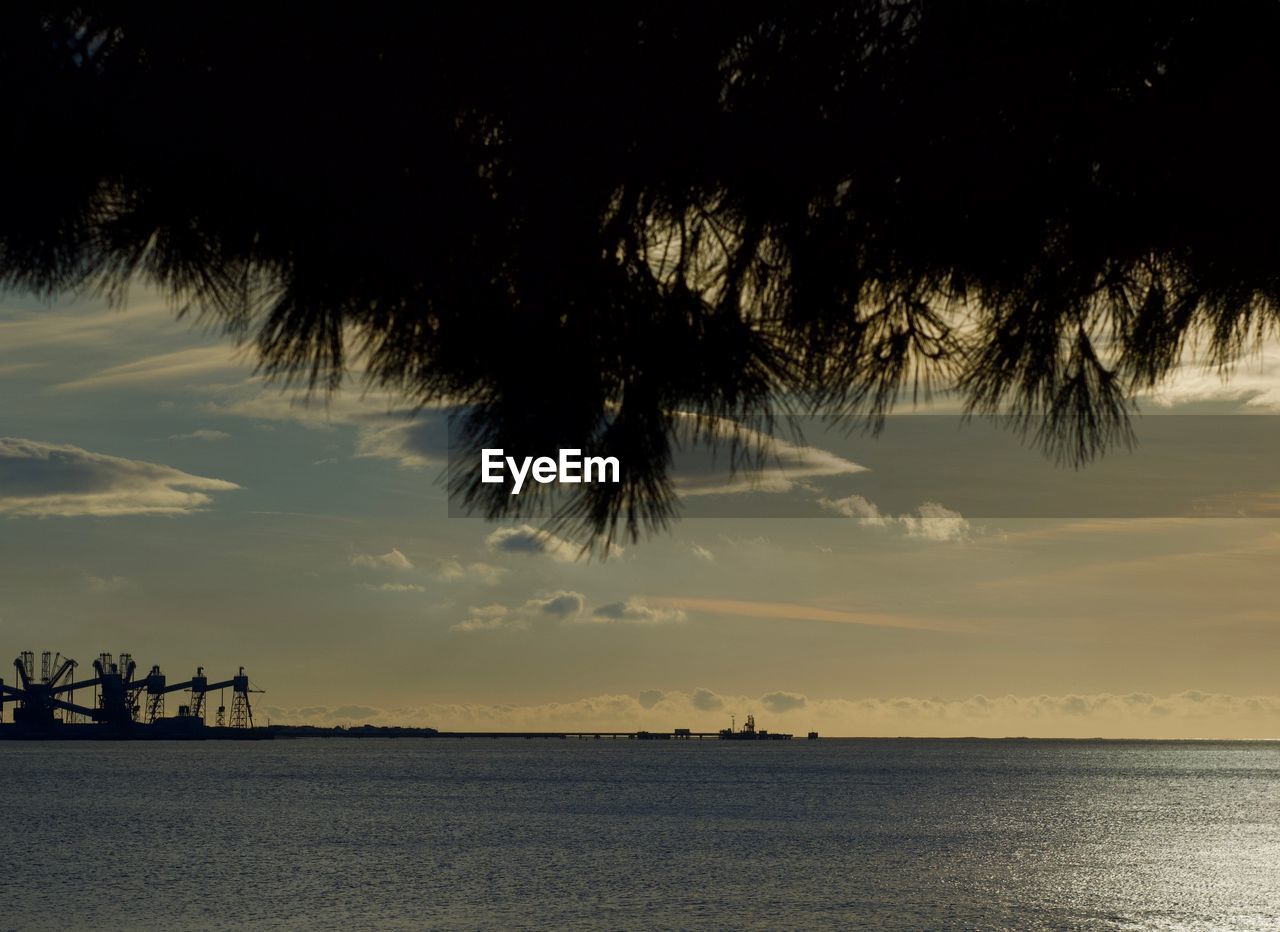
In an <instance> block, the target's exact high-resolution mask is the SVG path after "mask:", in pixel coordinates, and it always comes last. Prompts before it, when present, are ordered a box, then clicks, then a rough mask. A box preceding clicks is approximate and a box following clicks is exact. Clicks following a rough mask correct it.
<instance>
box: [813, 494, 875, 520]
mask: <svg viewBox="0 0 1280 932" xmlns="http://www.w3.org/2000/svg"><path fill="white" fill-rule="evenodd" d="M818 505H819V506H821V507H822V508H825V509H826V510H827V511H833V512H835V513H836V514H838V515H841V516H842V517H845V518H856V519H857V520H858V521H859V522H861V523H862V524H866V525H870V526H871V527H884V526H885V525H886V524H888V523H889V519H888V518H886V517H885V516H884V515H882V514H881V513H880V509H879V508H878V507H877V506H876V505H875V504H874V503H872V502H869V501H867V500H866V499H865V498H863V497H862V496H861V495H850V496H848V497H847V498H837V499H830V498H820V499H818Z"/></svg>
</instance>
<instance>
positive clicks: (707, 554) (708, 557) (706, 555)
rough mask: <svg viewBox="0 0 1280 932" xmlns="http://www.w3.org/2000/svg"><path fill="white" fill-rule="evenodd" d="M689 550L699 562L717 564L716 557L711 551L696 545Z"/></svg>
mask: <svg viewBox="0 0 1280 932" xmlns="http://www.w3.org/2000/svg"><path fill="white" fill-rule="evenodd" d="M689 549H690V550H691V551H692V553H693V555H694V556H695V557H697V558H698V559H699V560H703V561H705V562H707V563H715V562H716V555H715V554H714V553H712V552H711V551H710V550H708V549H707V548H706V547H700V546H698V545H697V544H694V545H693V546H692V547H690V548H689Z"/></svg>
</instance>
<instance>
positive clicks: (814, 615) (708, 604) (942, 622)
mask: <svg viewBox="0 0 1280 932" xmlns="http://www.w3.org/2000/svg"><path fill="white" fill-rule="evenodd" d="M648 601H649V602H650V603H652V604H654V605H660V606H666V607H669V608H680V609H684V610H685V611H690V612H699V613H703V614H708V615H728V616H730V617H737V618H772V619H776V620H778V621H828V622H834V623H837V624H845V625H868V626H870V627H874V628H906V629H912V630H917V631H944V632H951V633H968V632H972V631H973V630H974V628H973V627H972V626H971V625H968V624H966V623H964V622H957V621H951V620H948V619H945V618H928V617H926V618H917V617H913V616H911V615H895V614H891V613H889V612H859V611H850V610H847V609H840V608H828V607H826V606H823V605H803V604H799V603H796V602H767V601H761V600H758V599H720V598H702V597H686V596H671V597H650V598H649V600H648Z"/></svg>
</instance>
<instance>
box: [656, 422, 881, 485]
mask: <svg viewBox="0 0 1280 932" xmlns="http://www.w3.org/2000/svg"><path fill="white" fill-rule="evenodd" d="M682 417H684V418H686V419H687V420H688V422H689V423H690V424H692V423H693V417H694V416H693V415H691V414H682ZM704 428H705V429H704V434H705V436H707V437H709V438H710V439H711V440H712V441H714V442H716V443H724V444H727V443H729V442H730V441H731V440H732V439H733V438H734V437H736V438H737V439H738V441H739V442H740V444H741V447H742V448H743V449H745V450H761V451H763V453H764V456H763V458H762V460H761V468H760V469H758V470H747V469H744V470H742V471H741V472H739V473H738V474H736V475H734V474H732V472H731V470H729V469H728V468H726V467H724V466H720V465H717V463H716V461H715V457H714V456H712V454H711V452H710V451H708V450H699V451H698V455H696V456H692V457H688V456H687V457H686V458H685V460H684V461H683V462H678V463H677V464H676V467H675V468H674V469H673V471H672V477H671V478H672V484H673V485H674V486H675V488H676V491H677V492H678V493H679V494H680V495H682V496H684V497H691V496H699V495H730V494H738V493H743V492H765V493H778V492H790V491H792V490H793V489H796V488H806V487H808V486H807V483H806V481H805V480H808V479H817V478H820V477H826V476H847V475H852V474H854V473H860V472H866V471H867V467H865V466H861V465H859V464H857V463H855V462H853V461H852V460H847V459H845V458H844V457H842V456H839V455H837V454H835V453H832V452H830V451H829V450H822V449H819V448H817V447H809V446H802V445H801V444H798V443H792V442H791V441H789V440H782V439H781V438H778V437H773V436H770V435H769V434H766V433H764V432H762V431H758V430H754V429H752V428H750V427H746V426H744V425H741V424H738V423H736V422H734V421H731V420H728V419H725V418H715V419H711V420H709V421H706V422H704Z"/></svg>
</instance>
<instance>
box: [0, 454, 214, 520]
mask: <svg viewBox="0 0 1280 932" xmlns="http://www.w3.org/2000/svg"><path fill="white" fill-rule="evenodd" d="M238 488H239V486H238V485H236V484H235V483H234V482H226V481H224V480H222V479H210V478H207V477H204V476H196V475H192V474H191V473H187V472H183V471H182V470H180V469H174V468H173V467H172V466H162V465H159V464H157V463H147V462H143V461H141V460H130V459H125V458H123V457H119V456H107V455H105V454H102V453H91V452H89V451H88V450H83V449H81V448H80V447H75V446H71V445H70V444H56V443H43V442H40V441H36V440H22V439H17V438H13V437H6V438H0V514H7V515H9V516H11V517H80V516H99V517H111V516H119V515H147V514H150V515H172V514H183V513H187V512H192V511H199V510H201V509H203V508H205V507H207V506H208V505H209V504H210V503H211V502H212V498H211V496H210V495H209V493H211V492H229V491H233V490H235V489H238Z"/></svg>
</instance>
